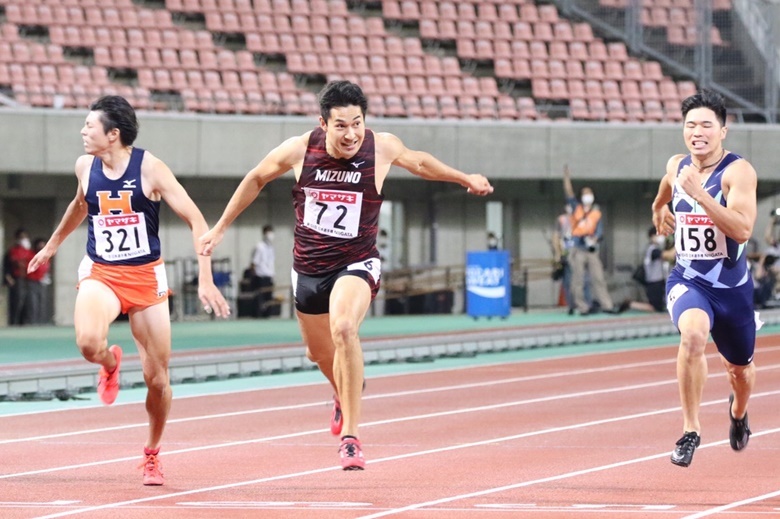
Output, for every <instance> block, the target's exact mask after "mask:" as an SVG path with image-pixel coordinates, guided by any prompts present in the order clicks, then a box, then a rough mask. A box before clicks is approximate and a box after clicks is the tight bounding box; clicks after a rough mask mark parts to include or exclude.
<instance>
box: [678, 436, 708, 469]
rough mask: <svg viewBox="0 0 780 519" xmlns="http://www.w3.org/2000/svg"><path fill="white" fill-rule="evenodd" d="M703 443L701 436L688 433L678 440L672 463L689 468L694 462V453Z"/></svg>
mask: <svg viewBox="0 0 780 519" xmlns="http://www.w3.org/2000/svg"><path fill="white" fill-rule="evenodd" d="M700 443H701V436H699V435H698V434H697V433H695V432H687V433H685V434H683V437H682V438H680V439H679V440H677V447H676V448H675V449H674V452H673V453H672V463H674V464H675V465H679V466H681V467H687V466H688V465H690V464H691V461H692V460H693V453H694V451H695V450H696V447H698V446H699V444H700Z"/></svg>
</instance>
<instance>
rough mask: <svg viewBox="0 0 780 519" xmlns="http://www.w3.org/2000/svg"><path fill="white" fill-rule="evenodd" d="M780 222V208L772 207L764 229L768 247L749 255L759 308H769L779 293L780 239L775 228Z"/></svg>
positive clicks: (754, 295)
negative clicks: (779, 260)
mask: <svg viewBox="0 0 780 519" xmlns="http://www.w3.org/2000/svg"><path fill="white" fill-rule="evenodd" d="M779 223H780V209H772V211H770V213H769V222H768V223H767V225H766V229H765V230H764V242H766V248H765V249H764V251H763V252H762V253H761V254H756V253H753V254H752V255H749V256H748V261H750V263H751V272H752V274H753V284H754V285H755V287H754V291H753V302H754V303H755V305H756V307H758V308H767V307H768V306H770V305H771V303H770V301H772V300H773V299H774V298H775V296H776V294H777V280H778V279H779V278H780V275H779V274H780V263H778V262H777V259H778V258H780V240H778V238H777V235H776V233H775V228H776V227H777V225H778V224H779Z"/></svg>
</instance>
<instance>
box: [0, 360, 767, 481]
mask: <svg viewBox="0 0 780 519" xmlns="http://www.w3.org/2000/svg"><path fill="white" fill-rule="evenodd" d="M777 368H780V364H774V365H771V366H764V367H763V368H759V369H763V370H768V369H777ZM719 376H722V374H714V373H710V374H708V376H707V378H714V377H719ZM676 383H677V379H668V380H661V381H656V382H647V383H644V384H633V385H629V386H617V387H610V388H604V389H594V390H590V391H578V392H576V393H566V394H557V395H550V396H544V397H537V398H529V399H525V400H517V401H513V402H504V403H501V404H491V405H484V406H477V407H469V408H460V409H452V410H449V411H438V412H435V413H426V414H419V415H412V416H404V417H400V418H389V419H386V420H375V421H373V422H366V423H364V424H361V427H375V426H378V425H388V424H396V423H403V422H409V421H414V420H425V419H429V418H440V417H444V416H454V415H459V414H467V413H475V412H483V411H491V410H495V409H503V408H507V407H516V406H521V405H531V404H539V403H544V402H553V401H557V400H568V399H572V398H580V397H586V396H595V395H604V394H609V393H619V392H624V391H634V390H641V389H648V388H652V387H658V386H663V385H669V384H676ZM467 385H470V384H467ZM778 393H780V390H778ZM769 394H774V393H773V392H769V393H767V392H765V393H758V394H754V395H752V396H751V398H758V397H759V396H761V395H764V396H766V395H769ZM723 401H724V400H722V399H720V400H713V401H710V402H707V403H702V404H701V405H702V406H706V405H716V404H719V403H722V402H723ZM306 405H311V404H306ZM317 405H322V404H321V403H320V404H317ZM679 409H680V408H679V407H674V408H669V409H665V410H661V411H653V412H651V414H658V413H666V412H670V411H672V410H679ZM630 416H632V417H633V416H636V417H640V416H645V413H640V414H638V415H630ZM647 416H649V415H647ZM588 423H590V422H588ZM596 423H598V422H596ZM327 430H328V429H314V430H309V431H300V432H296V433H290V434H284V435H279V436H270V437H265V438H253V439H249V440H240V441H233V442H225V443H218V444H211V445H201V446H198V447H189V448H186V449H178V450H172V451H166V452H165V455H166V456H170V455H173V454H183V453H189V452H198V451H202V450H213V449H219V448H226V447H237V446H239V445H251V444H256V443H264V442H271V441H277V440H286V439H290V438H298V437H302V436H308V435H312V434H321V433H322V432H323V431H327ZM562 430H565V429H562ZM529 434H536V433H529ZM134 459H137V456H133V457H125V458H114V459H110V460H101V461H94V462H91V463H80V464H76V465H65V466H60V467H52V468H46V469H38V470H32V471H26V472H16V473H11V474H0V480H2V479H9V478H14V477H21V476H30V475H34V474H46V473H51V472H58V471H62V470H72V469H78V468H86V467H95V466H99V465H107V464H111V463H119V462H123V461H129V460H134Z"/></svg>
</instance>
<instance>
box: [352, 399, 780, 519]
mask: <svg viewBox="0 0 780 519" xmlns="http://www.w3.org/2000/svg"><path fill="white" fill-rule="evenodd" d="M773 393H777V392H773ZM775 433H780V428H777V429H770V430H767V431H761V432H759V433H756V434H753V435H752V436H753V437H757V436H765V435H768V434H775ZM727 443H728V440H720V441H716V442H712V443H706V444H702V445H701V446H699V447H698V448H699V449H706V448H709V447H717V446H719V445H725V444H727ZM668 456H669V452H663V453H660V454H652V455H650V456H644V457H642V458H634V459H630V460H625V461H619V462H617V463H610V464H608V465H601V466H598V467H591V468H588V469H582V470H575V471H573V472H567V473H565V474H558V475H556V476H549V477H546V478H541V479H534V480H530V481H523V482H520V483H514V484H512V485H504V486H501V487H495V488H488V489H485V490H479V491H477V492H470V493H468V494H460V495H456V496H450V497H443V498H441V499H435V500H431V501H426V502H423V503H415V504H412V505H407V506H404V507H401V508H393V509H390V510H384V511H382V512H377V513H374V514H369V515H363V516H361V517H360V518H359V519H377V518H379V517H387V516H390V515H396V514H400V513H403V512H409V511H411V510H420V509H422V508H428V507H431V506H436V505H442V504H445V503H452V502H454V501H460V500H463V499H471V498H473V497H481V496H486V495H490V494H495V493H498V492H505V491H507V490H515V489H517V488H523V487H530V486H533V485H539V484H542V483H551V482H553V481H560V480H562V479H569V478H574V477H577V476H584V475H588V474H594V473H596V472H603V471H605V470H610V469H615V468H620V467H625V466H628V465H634V464H637V463H642V462H645V461H651V460H656V459H660V458H666V457H668ZM778 494H780V492H775V493H774V494H767V495H766V496H759V497H761V498H769V497H773V496H774V495H778ZM755 499H756V500H758V499H757V498H755ZM746 501H749V500H746ZM740 503H742V502H740ZM727 506H730V505H727ZM735 506H736V505H735ZM718 508H722V507H718ZM725 509H727V508H724V510H725ZM712 510H713V513H715V511H717V509H712ZM708 512H709V511H707V512H700V514H702V513H703V514H705V515H710V514H709V513H708ZM705 515H698V514H695V515H691V516H688V517H686V518H684V519H694V518H696V517H704V516H705Z"/></svg>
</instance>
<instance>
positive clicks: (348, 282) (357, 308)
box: [330, 272, 371, 326]
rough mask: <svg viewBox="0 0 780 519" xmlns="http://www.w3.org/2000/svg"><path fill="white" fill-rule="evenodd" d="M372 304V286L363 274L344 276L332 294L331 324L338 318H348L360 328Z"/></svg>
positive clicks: (334, 287) (339, 279)
mask: <svg viewBox="0 0 780 519" xmlns="http://www.w3.org/2000/svg"><path fill="white" fill-rule="evenodd" d="M370 304H371V286H370V285H369V284H368V281H367V280H366V279H364V278H363V276H362V272H359V273H357V274H344V275H342V276H340V277H339V278H338V279H337V280H336V283H335V284H334V285H333V290H332V291H331V293H330V317H331V322H332V321H333V320H334V319H337V318H341V317H348V318H350V319H352V320H353V321H354V322H355V323H356V325H358V326H359V325H360V323H361V322H363V318H364V317H365V316H366V312H367V311H368V307H369V305H370Z"/></svg>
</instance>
